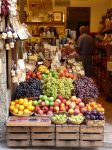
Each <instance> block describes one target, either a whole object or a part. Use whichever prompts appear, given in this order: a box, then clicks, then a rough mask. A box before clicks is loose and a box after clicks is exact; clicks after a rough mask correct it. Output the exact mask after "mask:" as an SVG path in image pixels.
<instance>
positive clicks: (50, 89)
mask: <svg viewBox="0 0 112 150" xmlns="http://www.w3.org/2000/svg"><path fill="white" fill-rule="evenodd" d="M43 94H44V95H47V96H48V97H54V98H56V97H57V79H56V78H54V77H52V76H49V77H47V78H46V79H45V80H44V81H43Z"/></svg>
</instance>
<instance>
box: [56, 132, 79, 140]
mask: <svg viewBox="0 0 112 150" xmlns="http://www.w3.org/2000/svg"><path fill="white" fill-rule="evenodd" d="M56 139H63V140H65V139H70V140H74V139H79V134H78V133H76V134H74V133H71V134H68V133H67V134H64V133H56Z"/></svg>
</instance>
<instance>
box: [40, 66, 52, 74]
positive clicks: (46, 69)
mask: <svg viewBox="0 0 112 150" xmlns="http://www.w3.org/2000/svg"><path fill="white" fill-rule="evenodd" d="M38 71H39V72H41V73H46V74H48V73H49V69H48V67H46V66H44V65H40V66H39V67H38Z"/></svg>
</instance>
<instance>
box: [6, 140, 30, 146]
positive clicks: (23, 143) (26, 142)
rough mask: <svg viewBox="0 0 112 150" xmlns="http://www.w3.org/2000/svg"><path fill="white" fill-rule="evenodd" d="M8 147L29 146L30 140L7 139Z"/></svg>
mask: <svg viewBox="0 0 112 150" xmlns="http://www.w3.org/2000/svg"><path fill="white" fill-rule="evenodd" d="M7 146H8V147H28V146H30V140H7Z"/></svg>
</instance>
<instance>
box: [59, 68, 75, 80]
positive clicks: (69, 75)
mask: <svg viewBox="0 0 112 150" xmlns="http://www.w3.org/2000/svg"><path fill="white" fill-rule="evenodd" d="M59 77H60V78H62V77H66V78H71V79H76V78H77V76H76V74H72V73H69V71H68V70H67V69H64V70H62V71H60V72H59Z"/></svg>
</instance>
